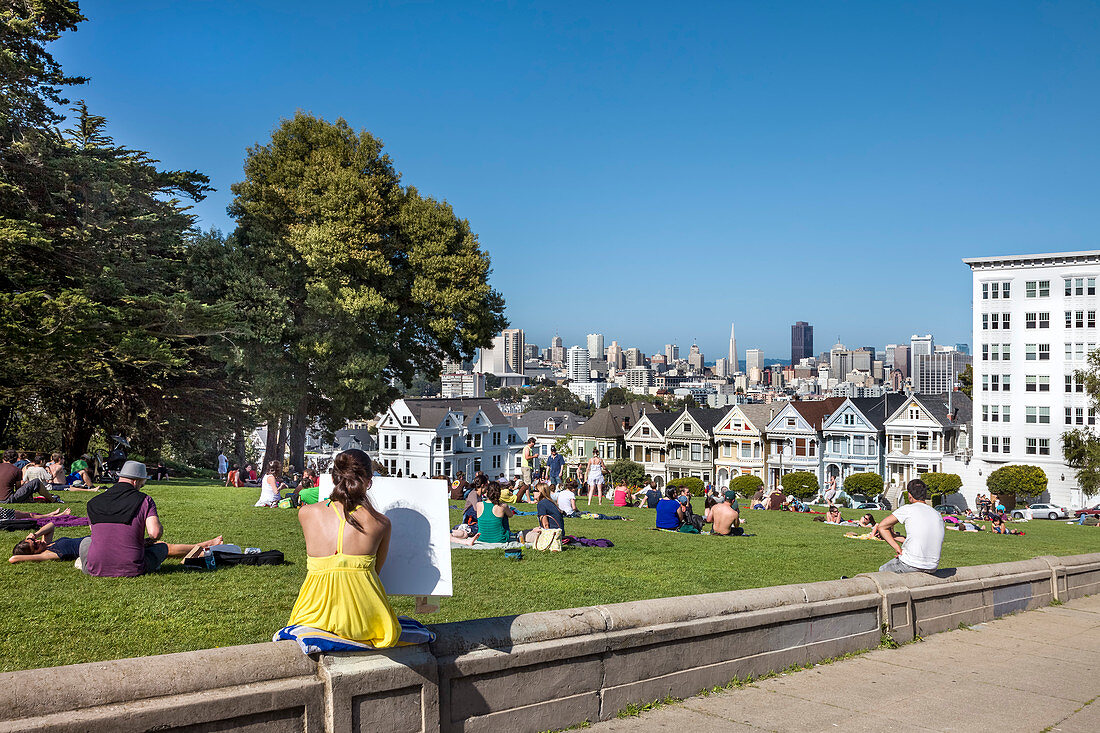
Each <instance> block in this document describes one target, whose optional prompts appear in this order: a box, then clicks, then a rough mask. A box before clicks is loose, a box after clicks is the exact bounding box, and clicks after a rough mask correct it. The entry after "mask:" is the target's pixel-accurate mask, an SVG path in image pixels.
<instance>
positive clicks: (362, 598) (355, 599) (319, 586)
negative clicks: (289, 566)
mask: <svg viewBox="0 0 1100 733" xmlns="http://www.w3.org/2000/svg"><path fill="white" fill-rule="evenodd" d="M326 503H328V502H326ZM328 505H329V506H330V507H332V510H333V511H334V512H336V515H337V516H338V517H339V518H340V528H339V530H337V534H336V538H337V539H336V554H335V555H329V556H327V557H307V558H306V568H307V569H308V572H307V573H306V579H305V581H304V582H303V583H302V589H301V590H300V591H299V592H298V600H297V601H295V602H294V608H293V610H291V612H290V623H289V625H294V624H300V625H302V626H310V627H313V628H315V629H323V630H325V631H329V632H331V633H333V634H336V635H337V636H339V637H341V638H344V639H350V640H352V641H362V642H366V643H368V644H371V645H373V646H375V647H376V648H379V649H381V648H384V647H391V646H394V645H395V644H397V641H398V638H399V637H400V636H401V625H400V623H399V622H398V620H397V615H396V614H395V613H394V612H393V607H391V606H390V602H389V600H388V599H387V598H386V590H385V588H383V587H382V582H381V581H380V580H378V573H377V572H376V571H375V569H374V555H345V554H344V551H343V550H344V526H345V524H346V523H347V520H345V519H344V515H343V513H342V512H341V511H340V509H339V508H337V507H335V506H332V504H331V503H328Z"/></svg>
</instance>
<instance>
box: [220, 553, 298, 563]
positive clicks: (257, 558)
mask: <svg viewBox="0 0 1100 733" xmlns="http://www.w3.org/2000/svg"><path fill="white" fill-rule="evenodd" d="M214 564H215V565H226V566H228V565H282V564H283V553H282V552H280V551H279V550H264V551H263V552H253V553H248V552H222V551H220V550H214Z"/></svg>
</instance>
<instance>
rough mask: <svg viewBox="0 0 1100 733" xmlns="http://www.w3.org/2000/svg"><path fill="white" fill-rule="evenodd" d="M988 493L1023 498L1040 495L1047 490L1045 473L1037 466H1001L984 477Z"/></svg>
mask: <svg viewBox="0 0 1100 733" xmlns="http://www.w3.org/2000/svg"><path fill="white" fill-rule="evenodd" d="M985 485H986V488H988V489H989V493H990V494H993V495H995V496H998V497H1002V498H1003V497H1009V496H1019V497H1022V498H1025V499H1028V498H1032V497H1036V496H1040V495H1042V493H1043V492H1044V491H1046V490H1047V475H1046V473H1045V472H1044V471H1043V469H1041V468H1039V467H1038V466H1028V465H1015V464H1010V465H1008V466H1001V467H1000V468H998V469H997V470H996V471H993V472H991V473H990V474H989V476H987V477H986V480H985Z"/></svg>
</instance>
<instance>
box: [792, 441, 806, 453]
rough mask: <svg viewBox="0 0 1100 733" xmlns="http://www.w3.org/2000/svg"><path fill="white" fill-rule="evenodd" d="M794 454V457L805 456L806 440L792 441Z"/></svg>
mask: <svg viewBox="0 0 1100 733" xmlns="http://www.w3.org/2000/svg"><path fill="white" fill-rule="evenodd" d="M794 454H795V455H796V456H804V455H806V439H805V438H796V439H795V441H794Z"/></svg>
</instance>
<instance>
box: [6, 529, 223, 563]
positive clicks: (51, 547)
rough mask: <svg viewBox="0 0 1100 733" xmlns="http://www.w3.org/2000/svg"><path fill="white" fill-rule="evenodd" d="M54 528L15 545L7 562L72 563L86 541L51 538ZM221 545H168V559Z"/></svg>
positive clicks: (213, 542) (214, 541) (214, 542)
mask: <svg viewBox="0 0 1100 733" xmlns="http://www.w3.org/2000/svg"><path fill="white" fill-rule="evenodd" d="M53 531H54V526H53V524H47V525H45V526H43V527H40V528H39V529H38V531H37V532H34V533H32V534H29V535H27V536H26V537H25V538H24V539H23V540H21V541H20V542H18V543H17V544H16V545H15V549H14V550H12V553H11V557H9V558H8V562H10V563H16V562H46V561H49V560H62V561H66V562H72V561H73V560H75V559H77V558H78V557H79V556H80V543H81V542H82V541H83V540H85V539H87V538H88V536H87V535H85V536H84V537H61V538H59V539H57V540H55V539H54V538H53ZM220 544H222V538H221V537H220V536H219V537H215V538H214V539H212V540H207V541H206V542H200V543H199V544H197V545H173V544H169V545H168V557H186V556H187V553H189V552H191V550H193V549H195V548H196V547H213V546H214V545H220Z"/></svg>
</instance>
